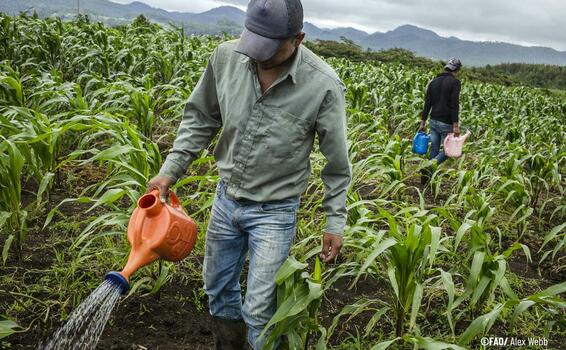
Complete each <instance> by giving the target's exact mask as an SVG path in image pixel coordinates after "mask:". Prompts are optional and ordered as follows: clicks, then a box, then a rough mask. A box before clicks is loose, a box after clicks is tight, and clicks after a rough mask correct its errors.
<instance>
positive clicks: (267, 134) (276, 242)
mask: <svg viewBox="0 0 566 350" xmlns="http://www.w3.org/2000/svg"><path fill="white" fill-rule="evenodd" d="M302 27H303V9H302V5H301V3H300V1H299V0H252V1H251V2H250V3H249V4H248V9H247V13H246V21H245V29H244V31H243V33H242V35H241V38H240V39H239V40H237V41H230V42H226V43H223V44H221V45H219V46H218V48H217V49H216V50H215V51H214V53H213V54H212V56H211V58H210V59H209V62H208V66H207V68H206V70H205V72H204V74H203V75H202V76H201V78H200V81H199V82H198V84H197V85H196V87H195V89H194V91H193V92H192V95H191V97H190V98H189V101H188V103H187V105H186V107H185V112H184V114H183V118H182V121H181V125H180V128H179V131H178V136H177V138H176V140H175V142H174V145H173V149H172V150H171V152H170V153H169V155H168V156H167V159H166V161H165V163H164V164H163V167H162V168H161V171H160V173H159V175H158V176H157V177H155V178H153V179H152V180H151V181H150V182H149V184H148V190H150V189H155V188H157V189H159V191H160V195H161V196H162V198H163V197H165V196H166V195H167V192H168V190H169V187H170V186H171V185H172V184H173V183H175V182H176V181H177V179H179V178H180V177H181V176H182V175H183V174H184V173H185V171H186V169H187V168H188V166H189V164H190V163H191V162H192V161H193V160H195V159H196V158H197V157H198V154H199V152H200V151H201V150H202V149H204V148H206V147H207V146H208V145H209V143H210V142H211V140H212V139H213V137H214V136H215V135H216V134H217V132H218V131H219V130H220V129H221V130H222V131H221V132H220V136H219V138H218V143H217V145H216V148H215V150H214V156H215V158H216V162H217V166H218V170H219V173H220V178H221V180H220V181H219V183H218V186H217V189H216V196H215V199H214V204H213V208H212V215H211V218H210V222H209V225H208V230H207V233H206V244H205V247H206V248H205V258H204V268H203V270H204V271H203V274H204V287H205V291H206V293H207V295H208V297H209V308H210V313H211V315H212V317H213V320H214V329H213V335H214V341H215V346H216V349H242V348H243V347H244V346H245V339H246V335H245V329H246V325H247V342H248V343H249V344H250V345H251V347H252V348H253V349H256V350H258V349H261V348H262V346H263V344H264V341H265V337H262V338H261V339H259V334H260V333H261V332H262V330H263V328H264V326H265V325H266V324H267V322H268V321H269V320H270V318H271V317H272V315H273V314H274V312H275V307H276V305H275V303H276V294H275V293H276V285H275V274H276V272H277V270H278V269H279V268H280V266H281V265H282V264H283V262H284V261H285V260H286V259H287V256H288V254H289V250H290V248H291V245H292V243H293V239H294V236H295V231H296V222H297V219H296V213H297V209H298V207H299V198H300V194H301V193H302V192H303V191H304V190H305V189H306V186H307V181H308V176H309V174H310V171H311V167H310V162H309V154H310V153H311V150H312V147H313V142H314V139H315V135H316V136H318V141H319V145H320V150H321V152H322V153H323V155H324V156H325V157H326V159H327V163H326V165H325V167H324V169H323V171H322V173H321V176H322V180H323V182H324V184H325V191H324V197H323V207H324V209H325V212H326V226H325V229H324V234H323V243H322V253H321V258H322V260H323V261H324V262H330V261H332V260H333V259H334V258H335V257H336V256H337V254H338V253H339V251H340V248H341V246H342V237H341V234H342V232H343V229H344V226H345V223H346V207H345V200H346V191H347V187H348V185H349V183H350V180H351V168H350V163H349V160H348V146H347V143H346V115H345V107H344V86H343V84H342V83H341V82H340V80H339V79H338V77H337V75H336V74H335V72H334V71H333V70H332V69H331V68H330V67H329V66H328V65H327V64H325V63H324V62H323V61H322V60H321V59H319V58H318V57H317V56H315V55H314V54H313V53H312V52H311V51H310V50H308V49H307V48H305V47H304V46H301V42H302V41H303V39H304V37H305V34H304V33H303V32H302ZM248 253H249V272H248V275H247V291H246V295H245V298H244V302H243V305H242V299H241V291H240V282H239V280H240V274H241V271H242V267H243V265H244V262H245V260H246V255H247V254H248Z"/></svg>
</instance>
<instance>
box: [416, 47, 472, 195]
mask: <svg viewBox="0 0 566 350" xmlns="http://www.w3.org/2000/svg"><path fill="white" fill-rule="evenodd" d="M461 69H462V62H460V60H459V59H458V58H455V57H453V58H451V59H450V60H448V62H447V63H446V65H445V66H444V72H442V73H440V74H439V75H438V76H437V77H436V78H434V79H433V80H432V81H431V82H430V83H429V84H428V88H427V91H426V97H425V104H424V108H423V112H422V116H421V124H420V127H419V130H420V131H423V132H424V131H425V130H426V121H427V118H428V115H429V114H430V123H429V124H430V139H431V147H430V153H429V154H430V159H431V160H433V159H435V160H436V163H437V165H439V164H441V163H442V162H444V161H445V160H446V155H445V154H444V151H441V150H440V147H441V145H442V144H443V142H444V139H445V138H446V136H447V135H448V134H449V133H454V136H456V137H458V136H460V119H459V111H460V89H461V84H460V80H458V74H459V73H460V70H461ZM431 173H432V170H431V168H426V169H424V170H423V173H422V176H421V183H423V184H425V183H426V182H427V181H428V180H429V179H430V176H431V175H432V174H431Z"/></svg>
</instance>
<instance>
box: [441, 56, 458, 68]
mask: <svg viewBox="0 0 566 350" xmlns="http://www.w3.org/2000/svg"><path fill="white" fill-rule="evenodd" d="M444 68H447V69H449V70H451V71H457V70H458V69H460V68H462V62H460V59H458V58H456V57H452V58H451V59H449V60H448V62H446V65H445V66H444Z"/></svg>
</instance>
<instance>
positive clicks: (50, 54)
mask: <svg viewBox="0 0 566 350" xmlns="http://www.w3.org/2000/svg"><path fill="white" fill-rule="evenodd" d="M0 38H1V39H0V48H1V50H0V130H1V133H0V135H1V136H0V189H1V192H0V229H1V233H0V247H2V248H3V249H2V260H3V265H2V266H1V267H0V270H1V271H2V272H1V273H0V298H1V300H2V302H1V303H0V314H2V315H6V317H7V318H8V319H11V320H13V321H15V322H16V323H17V324H19V325H20V326H21V327H22V328H18V327H17V325H16V324H15V323H13V322H11V321H7V320H0V338H4V339H2V340H0V342H2V343H0V345H1V346H3V347H7V348H9V347H16V348H19V347H22V348H23V347H24V345H23V344H25V345H27V346H30V347H31V348H33V347H34V342H36V341H37V340H38V339H39V338H41V337H44V336H45V335H46V334H48V332H49V331H50V330H52V329H53V327H54V326H55V325H56V324H57V323H58V322H59V321H60V320H62V319H65V318H66V317H67V316H68V314H69V312H70V311H71V310H72V309H73V308H74V307H76V306H77V305H78V304H79V303H80V301H81V300H83V299H84V298H85V296H86V295H88V294H89V293H90V291H91V290H92V289H93V288H94V287H96V286H97V285H98V284H99V283H100V279H101V278H102V276H103V275H104V273H105V272H106V271H109V270H117V269H119V268H120V267H121V266H122V265H123V264H124V262H125V259H126V257H127V253H128V245H127V240H126V235H125V233H126V225H127V222H128V219H129V215H130V213H131V212H132V210H133V208H134V205H135V201H136V199H137V198H138V197H139V196H140V194H141V193H143V192H144V191H145V187H146V182H147V181H148V179H149V178H151V177H152V176H154V175H155V174H156V173H157V172H158V170H159V167H160V165H161V163H162V160H163V156H164V155H165V154H166V152H167V150H168V149H169V148H170V146H171V143H172V140H173V139H174V137H175V133H176V129H177V127H178V125H179V118H180V115H181V112H182V110H183V107H184V104H185V101H186V100H187V98H188V97H189V95H190V93H191V91H192V89H193V87H194V86H195V84H196V82H197V81H198V79H199V76H200V74H201V72H202V71H203V69H204V67H205V65H206V61H207V58H208V57H209V55H210V53H211V52H212V50H213V49H214V48H215V47H216V46H217V45H218V44H219V43H220V42H221V41H222V40H224V39H223V38H214V37H206V36H204V37H187V36H186V35H185V33H184V32H183V31H182V30H180V29H175V28H173V29H162V28H160V27H159V26H156V25H151V24H150V23H147V22H146V21H143V20H142V19H140V20H138V21H136V22H135V23H134V24H133V25H131V26H122V27H117V28H108V27H105V26H104V25H102V24H98V23H90V22H89V21H88V20H86V18H82V19H81V20H80V21H76V22H62V21H61V20H52V19H46V20H40V19H36V18H29V17H16V18H14V17H9V16H3V15H0ZM396 52H399V51H392V52H391V53H390V54H391V55H394V54H396ZM372 55H386V57H387V55H388V54H387V53H372ZM399 56H400V57H401V58H404V57H406V55H405V54H404V53H402V52H400V53H399ZM327 61H328V62H329V64H330V65H331V66H332V67H333V68H334V69H335V70H336V71H337V73H338V74H339V75H340V77H341V78H342V80H343V81H344V83H345V85H346V87H347V108H348V118H349V127H348V129H349V130H348V139H349V147H350V149H349V153H350V158H351V162H352V167H353V183H352V186H351V188H350V191H349V194H348V208H349V217H348V227H347V230H346V232H345V247H344V251H343V254H342V255H341V257H340V259H339V261H338V262H337V263H336V264H329V265H324V266H321V265H320V264H319V263H318V262H317V260H316V259H315V258H314V257H315V256H316V255H317V253H318V252H320V239H321V232H322V229H323V227H324V216H323V210H322V208H321V201H322V193H323V184H322V182H321V181H320V176H319V175H320V172H321V169H322V168H323V166H324V164H325V160H324V157H323V156H322V155H321V154H320V153H319V152H315V153H313V155H312V156H311V162H312V168H313V172H314V175H313V177H312V180H311V182H310V185H309V188H308V189H307V191H306V192H305V194H304V195H303V197H302V199H301V208H300V212H299V214H298V232H297V239H296V243H295V245H294V247H293V249H292V257H290V258H289V260H288V261H287V262H286V264H285V265H284V267H283V268H282V269H281V270H280V271H279V274H278V276H277V282H278V283H279V289H278V310H277V313H276V315H275V316H274V317H273V319H272V320H271V324H273V325H274V326H275V328H274V330H275V333H274V334H285V335H286V336H287V338H286V342H287V343H288V344H289V347H290V348H293V349H297V348H305V347H308V348H316V349H325V348H328V349H370V348H371V349H385V348H391V349H409V348H426V349H447V348H452V349H465V348H472V349H477V348H480V338H481V337H483V336H500V337H505V336H507V335H509V336H511V335H521V336H523V337H529V336H533V337H545V338H546V339H548V341H549V348H559V347H560V346H561V345H562V344H563V343H564V341H565V340H566V322H565V319H564V315H565V313H564V312H565V310H566V302H565V301H564V299H563V297H562V296H563V294H564V293H565V292H566V281H565V279H566V278H565V276H566V273H565V272H566V264H565V263H564V257H565V256H566V255H565V249H566V248H565V243H566V223H565V222H566V202H565V199H564V198H565V176H566V167H565V166H566V153H565V152H566V144H565V142H566V141H565V139H564V134H565V133H566V124H565V123H564V115H565V114H566V101H565V100H564V99H563V98H559V97H556V96H554V95H547V94H545V93H543V92H541V91H539V90H537V89H531V88H526V87H504V86H500V85H492V84H486V83H482V82H478V81H469V82H467V83H466V84H464V85H463V89H462V96H461V112H462V120H463V129H465V128H469V129H471V130H472V133H473V139H472V140H471V141H470V142H469V143H468V144H467V146H466V150H465V155H464V156H463V157H462V158H460V159H456V160H450V161H448V162H446V163H445V164H443V165H442V166H441V167H438V168H436V169H435V171H434V175H433V176H432V179H431V181H430V183H429V184H428V185H427V186H421V185H420V182H419V174H420V170H421V169H422V168H423V167H426V166H429V165H430V164H429V162H428V161H426V160H425V159H423V158H422V157H417V156H416V155H414V154H412V153H411V147H410V146H411V145H410V143H411V139H412V136H413V134H414V132H415V130H416V128H417V126H418V116H419V112H420V110H421V108H422V104H423V97H424V90H425V88H426V85H427V83H428V82H429V81H430V79H431V78H433V76H434V73H435V70H434V69H429V68H430V67H428V66H427V67H421V66H419V65H403V64H399V63H397V62H398V61H396V60H394V59H392V60H391V63H379V62H366V60H364V59H356V57H352V59H346V58H336V57H334V58H328V60H327ZM402 63H403V62H402ZM434 65H435V66H437V65H438V64H437V63H434ZM431 67H432V66H431ZM212 147H213V146H211V148H210V149H209V150H206V151H205V152H203V154H202V155H201V157H200V158H199V159H198V160H197V161H196V162H195V164H194V165H193V166H192V167H191V169H190V171H189V175H188V176H187V177H185V178H183V179H182V180H180V181H179V182H178V183H177V184H176V185H175V190H176V192H177V193H178V194H179V197H180V198H182V199H184V205H185V207H186V208H187V209H188V211H189V213H190V214H191V215H192V216H193V218H194V219H195V221H196V222H197V223H198V226H199V231H200V233H199V241H198V243H197V247H196V248H195V250H194V251H193V253H192V255H191V257H190V258H189V259H186V260H185V261H183V262H181V263H178V264H172V263H166V262H163V263H159V264H153V265H151V266H148V267H146V268H144V269H142V270H141V271H139V272H138V273H137V274H136V275H135V276H134V277H133V279H132V289H131V291H130V295H129V296H128V298H127V299H125V300H124V301H123V302H122V304H123V305H126V306H127V305H129V304H133V303H140V304H141V306H140V308H139V311H137V313H134V314H133V316H132V315H131V316H130V318H131V319H130V323H117V322H113V321H111V324H110V325H109V326H108V328H107V330H108V331H113V330H116V329H117V330H118V331H119V334H120V336H121V337H123V338H125V337H127V336H128V334H133V333H134V328H143V329H145V330H146V333H144V334H145V335H144V336H143V338H126V339H127V340H129V341H130V343H128V346H130V347H131V346H132V345H133V344H145V342H148V341H150V339H151V338H152V337H155V338H158V339H159V340H160V341H161V342H165V341H168V342H175V341H176V342H177V343H169V344H173V345H174V346H179V347H182V346H183V345H184V344H186V343H187V342H189V341H191V338H190V334H189V335H188V334H183V335H182V336H181V337H179V338H173V337H172V336H171V335H170V334H169V333H168V334H153V332H155V331H154V330H155V329H156V328H155V327H156V326H158V325H154V324H144V323H141V324H138V323H137V320H138V318H141V317H142V316H144V315H145V314H146V313H147V310H148V308H150V303H157V302H160V300H165V301H167V302H174V301H175V300H181V301H182V302H183V303H191V304H194V307H195V309H196V310H198V312H199V314H203V315H204V314H206V312H207V310H206V306H204V305H205V304H206V302H203V301H202V300H203V298H202V296H203V291H202V287H201V285H202V280H201V275H200V273H201V269H202V266H201V261H202V259H201V258H202V255H203V241H204V232H205V229H206V226H207V221H208V218H209V209H210V206H211V203H212V198H213V194H214V190H215V184H216V182H217V180H218V175H217V172H216V168H215V164H214V160H213V158H212V157H211V153H210V151H211V149H212ZM167 285H177V286H179V289H178V290H176V294H175V296H174V298H175V300H173V298H170V299H168V298H167V296H166V295H165V294H166V292H164V291H163V288H164V286H167ZM156 295H157V296H159V298H153V299H150V298H148V297H147V296H156ZM160 305H167V304H166V302H163V304H160ZM183 305H186V304H183ZM184 307H188V306H184ZM117 312H120V308H119V309H118V310H117ZM199 314H197V313H195V314H192V315H191V316H190V317H191V318H198V317H199ZM175 315H176V314H171V315H169V314H168V315H164V317H166V318H167V322H168V323H166V326H167V329H168V330H169V329H175V328H176V327H180V325H181V324H183V323H184V322H187V321H188V320H186V319H178V317H176V316H175ZM14 331H18V332H19V333H15V334H13V333H12V332H14ZM199 334H200V333H198V332H197V337H198V336H200V337H201V339H196V340H195V339H192V341H193V342H194V341H201V342H202V343H203V344H206V342H207V341H208V338H210V336H206V335H202V334H200V335H199ZM203 334H204V333H203ZM102 341H104V336H103V339H102ZM192 344H194V343H192ZM305 345H306V346H305ZM172 347H173V346H172Z"/></svg>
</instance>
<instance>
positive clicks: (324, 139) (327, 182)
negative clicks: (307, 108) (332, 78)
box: [316, 83, 352, 235]
mask: <svg viewBox="0 0 566 350" xmlns="http://www.w3.org/2000/svg"><path fill="white" fill-rule="evenodd" d="M316 132H317V135H318V139H319V145H320V150H321V152H322V154H323V155H324V157H325V158H326V160H327V163H326V165H325V167H324V168H323V170H322V173H321V177H322V181H323V182H324V197H323V200H322V205H323V207H324V210H325V212H326V226H325V229H324V231H325V232H327V233H334V234H340V235H341V234H343V232H344V227H345V226H346V218H347V210H346V194H347V192H348V186H349V185H350V181H351V179H352V170H351V165H350V161H349V159H348V144H347V134H346V133H347V120H346V111H345V101H344V89H343V85H341V83H340V85H338V84H336V87H335V89H332V90H329V91H328V92H327V94H326V97H325V99H324V101H323V103H322V105H321V108H320V111H319V114H318V117H317V122H316Z"/></svg>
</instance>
